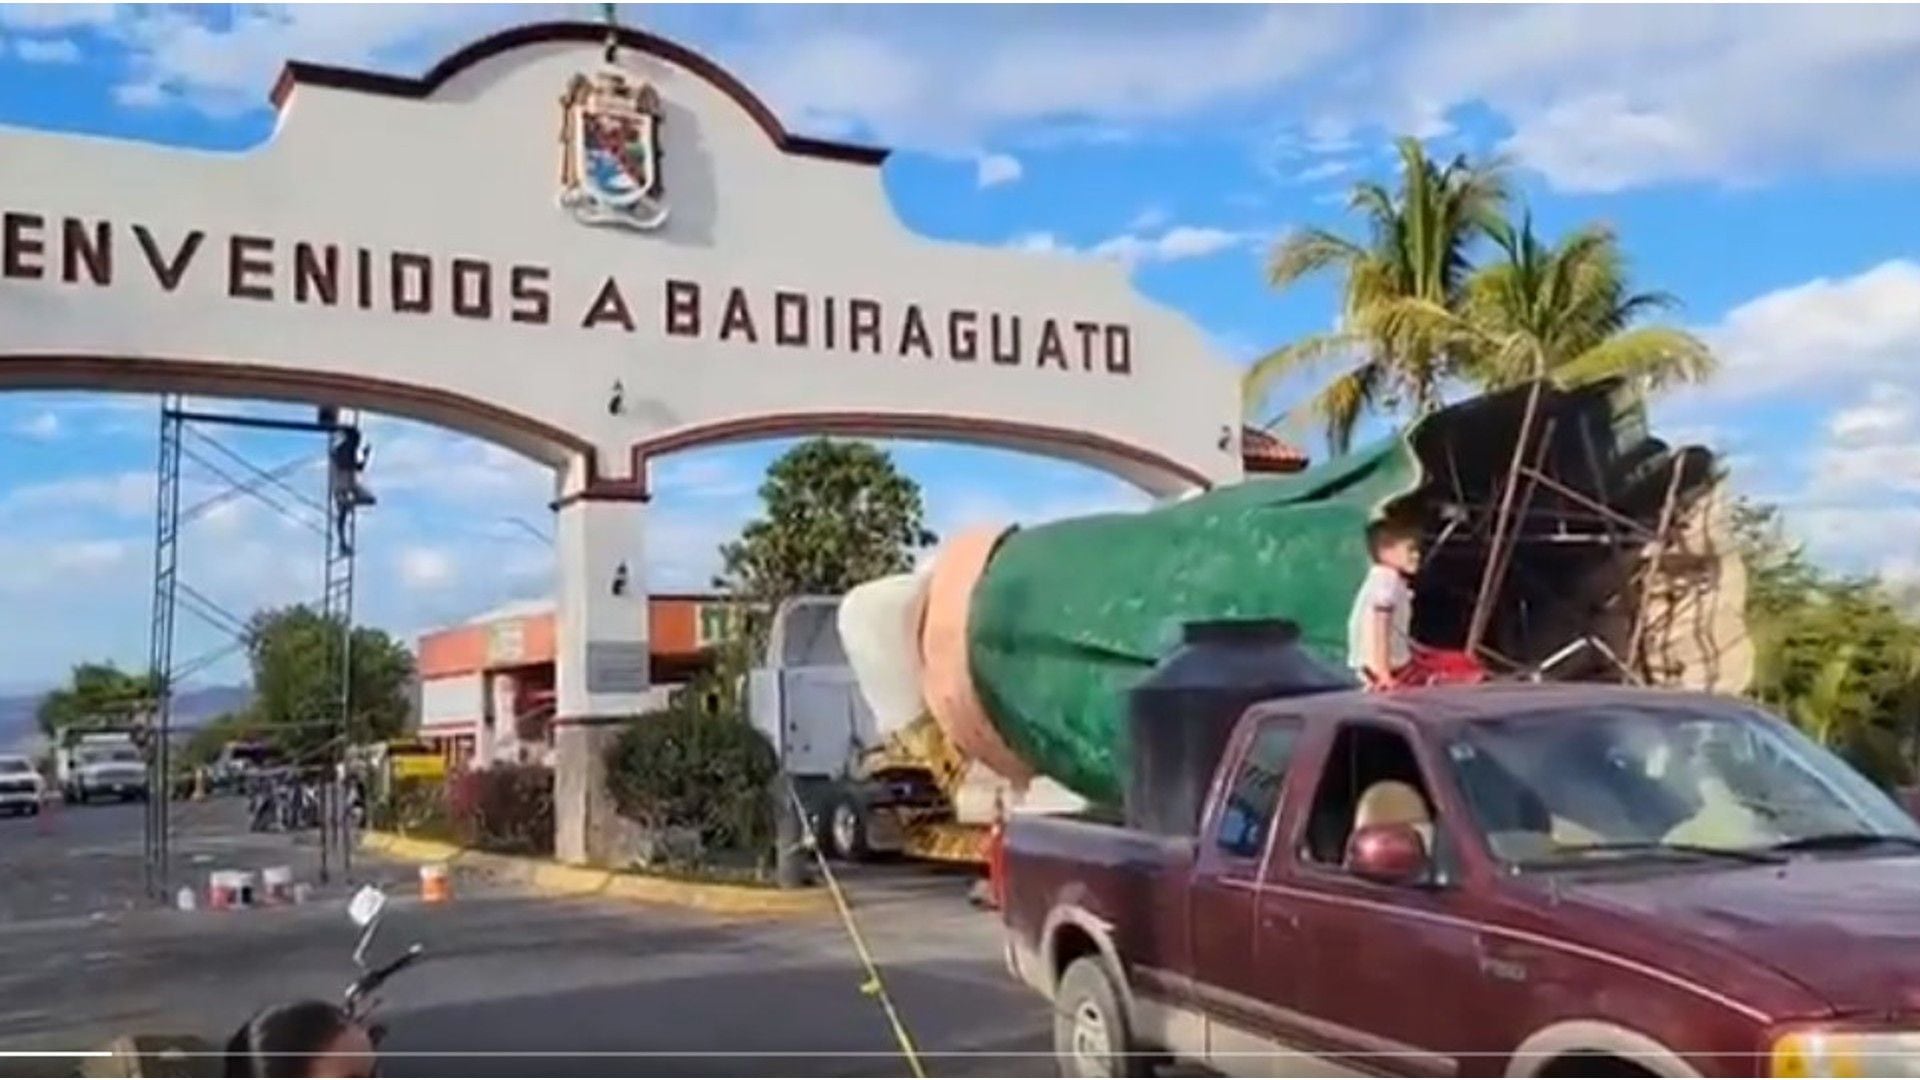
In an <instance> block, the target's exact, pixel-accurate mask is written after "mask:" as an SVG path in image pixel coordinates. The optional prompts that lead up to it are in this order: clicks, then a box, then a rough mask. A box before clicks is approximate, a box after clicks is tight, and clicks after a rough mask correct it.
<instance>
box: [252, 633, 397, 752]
mask: <svg viewBox="0 0 1920 1080" xmlns="http://www.w3.org/2000/svg"><path fill="white" fill-rule="evenodd" d="M247 625H248V636H249V646H248V654H249V658H250V660H251V661H252V667H253V690H254V703H253V714H252V715H253V719H254V721H255V722H256V724H257V725H258V727H259V730H260V731H261V732H262V733H263V734H265V735H266V736H267V737H268V738H269V739H272V740H273V741H274V742H275V743H276V744H277V745H278V746H279V747H280V748H281V749H282V751H284V752H285V753H286V754H287V755H288V756H289V757H290V758H293V759H295V760H308V759H312V758H314V757H317V756H322V752H323V751H324V750H326V749H328V748H329V744H330V741H331V740H332V739H333V737H334V736H335V734H336V731H335V729H334V727H333V724H334V723H335V722H336V720H337V713H336V710H337V708H338V705H337V700H338V697H337V695H338V692H339V688H338V687H337V686H335V685H334V675H333V668H332V666H331V665H330V664H329V663H328V660H329V657H330V656H331V655H332V654H331V650H332V648H333V647H334V643H335V642H337V641H338V640H339V633H340V624H339V623H338V622H337V621H333V620H329V619H326V618H323V617H322V616H321V615H320V613H319V612H316V611H314V610H313V609H312V608H309V607H307V606H305V605H297V606H294V607H288V608H280V609H277V610H268V611H262V612H259V613H257V614H255V615H254V617H253V618H252V619H251V620H249V621H248V624H247ZM352 650H353V654H352V685H353V707H352V712H351V715H350V716H349V717H348V724H347V731H346V732H345V736H346V740H347V742H348V743H349V744H352V743H360V742H370V741H376V740H379V739H388V738H392V737H394V736H395V735H398V734H400V732H401V731H402V730H403V729H404V728H405V726H406V720H407V714H408V712H409V697H410V695H409V684H410V682H411V680H412V677H413V657H412V656H411V655H410V654H409V653H408V652H407V650H406V648H405V647H404V646H402V645H401V644H399V643H398V642H396V641H394V640H393V639H392V638H390V637H388V636H387V634H386V632H385V631H382V630H375V629H371V628H368V627H358V628H356V629H355V630H354V631H353V643H352Z"/></svg>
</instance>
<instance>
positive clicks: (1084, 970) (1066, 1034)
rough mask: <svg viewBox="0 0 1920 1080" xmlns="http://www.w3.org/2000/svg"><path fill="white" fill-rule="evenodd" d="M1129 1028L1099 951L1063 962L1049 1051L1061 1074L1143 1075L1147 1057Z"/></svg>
mask: <svg viewBox="0 0 1920 1080" xmlns="http://www.w3.org/2000/svg"><path fill="white" fill-rule="evenodd" d="M1136 1050H1137V1048H1136V1047H1135V1046H1134V1045H1133V1032H1132V1030H1131V1029H1130V1028H1129V1026H1128V1024H1127V1014H1126V1010H1125V1008H1124V1007H1122V1005H1121V1004H1120V992H1119V990H1118V989H1117V988H1116V987H1115V986H1114V984H1113V976H1111V975H1109V974H1107V967H1106V965H1105V964H1103V963H1101V962H1100V959H1099V957H1096V956H1083V957H1081V958H1080V959H1078V960H1075V961H1074V962H1073V963H1071V964H1068V965H1067V970H1066V973H1065V974H1064V975H1062V976H1061V977H1060V987H1059V990H1058V991H1056V992H1055V994H1054V997H1053V1056H1054V1060H1055V1061H1056V1062H1057V1063H1058V1064H1059V1067H1060V1075H1061V1076H1141V1075H1144V1074H1145V1073H1146V1065H1147V1059H1146V1058H1145V1057H1142V1056H1141V1055H1140V1054H1138V1053H1137V1052H1136Z"/></svg>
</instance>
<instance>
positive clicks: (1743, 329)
mask: <svg viewBox="0 0 1920 1080" xmlns="http://www.w3.org/2000/svg"><path fill="white" fill-rule="evenodd" d="M1705 336H1706V338H1707V340H1708V342H1709V343H1710V344H1711V345H1712V346H1713V348H1714V349H1715V350H1716V351H1717V352H1718V353H1719V354H1720V358H1721V365H1722V371H1721V374H1720V376H1719V378H1717V379H1715V380H1714V381H1713V383H1712V384H1710V386H1709V387H1708V388H1707V389H1706V390H1704V391H1700V392H1699V393H1700V394H1702V395H1706V396H1710V397H1714V398H1727V399H1732V398H1743V397H1752V396H1757V395H1760V394H1766V393H1776V392H1780V391H1785V390H1789V389H1794V388H1822V387H1833V386H1836V385H1845V384H1844V383H1842V382H1837V381H1836V380H1845V379H1861V378H1880V379H1890V378H1899V377H1903V375H1904V377H1906V378H1910V379H1915V380H1916V381H1920V365H1917V364H1916V363H1915V358H1916V357H1920V263H1915V262H1912V261H1910V260H1906V259H1896V260H1892V261H1889V262H1884V263H1881V264H1880V265H1878V266H1875V267H1873V268H1872V269H1869V270H1866V271H1864V272H1862V273H1860V274H1857V275H1855V276H1853V277H1848V278H1837V279H1836V278H1818V279H1816V280H1813V281H1809V282H1806V283H1804V284H1801V285H1794V286H1790V287H1787V288H1783V289H1778V290H1776V291H1774V292H1770V293H1767V294H1766V295H1764V296H1760V297H1757V298H1755V299H1753V300H1749V301H1747V302H1746V303H1744V304H1741V305H1740V306H1738V307H1736V308H1734V309H1733V310H1732V311H1730V312H1728V313H1727V315H1726V317H1725V318H1724V319H1722V320H1721V321H1720V322H1719V324H1717V325H1715V326H1712V327H1709V328H1707V329H1706V330H1705Z"/></svg>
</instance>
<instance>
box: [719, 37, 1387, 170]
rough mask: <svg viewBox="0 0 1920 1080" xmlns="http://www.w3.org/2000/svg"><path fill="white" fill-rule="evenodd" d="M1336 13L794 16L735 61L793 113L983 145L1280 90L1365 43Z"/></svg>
mask: <svg viewBox="0 0 1920 1080" xmlns="http://www.w3.org/2000/svg"><path fill="white" fill-rule="evenodd" d="M1362 21H1363V18H1362V17H1361V16H1359V15H1356V14H1355V13H1353V12H1349V11H1344V10H1341V9H1337V8H1317V7H1291V8H1287V9H1284V10H1282V9H1252V8H1188V7H1181V8H1179V9H1172V8H1159V9H1156V8H1152V7H1126V8H1098V7H1086V8H1074V9H1060V8H1039V7H1036V8H1004V9H996V8H965V9H962V8H947V9H942V8H938V7H922V6H918V5H913V6H907V7H901V8H885V7H871V8H861V9H858V10H857V11H856V10H851V9H850V10H846V11H839V10H829V9H818V8H809V9H793V10H789V11H781V12H776V13H773V14H770V15H769V16H767V17H766V18H764V19H762V20H761V22H760V25H759V28H758V29H759V30H760V33H759V34H758V35H757V36H756V38H755V39H754V40H750V41H747V42H745V43H743V44H742V45H741V46H740V47H739V48H738V49H737V50H731V51H723V55H724V56H726V57H728V58H729V59H730V60H731V61H732V62H734V63H737V64H738V65H739V66H740V68H741V70H742V73H743V74H744V75H746V76H747V78H748V80H749V82H751V83H753V84H754V85H755V86H756V87H760V88H763V89H764V92H765V93H766V94H767V95H768V96H769V97H770V98H771V99H772V100H773V102H774V103H775V104H776V106H777V107H778V108H779V109H780V111H781V112H782V114H783V115H787V116H789V117H791V118H794V119H795V120H804V119H808V118H812V117H818V116H839V117H847V116H852V117H857V118H858V119H859V120H860V121H861V122H863V123H864V124H865V126H866V127H868V128H869V129H871V131H872V132H873V133H874V135H875V136H876V137H878V138H880V139H882V140H883V141H886V142H889V143H893V144H897V145H906V146H911V147H915V148H920V149H934V150H943V151H955V150H966V149H969V148H971V147H977V146H978V145H979V144H980V143H981V142H983V141H984V139H985V136H986V135H987V134H988V133H989V132H991V131H994V130H998V129H1001V128H1004V127H1007V126H1011V125H1020V124H1029V123H1041V122H1050V121H1058V120H1072V121H1076V122H1079V123H1081V124H1087V123H1089V122H1091V124H1092V126H1093V127H1094V128H1096V129H1097V128H1101V127H1103V126H1104V125H1105V124H1106V123H1110V122H1113V121H1123V122H1125V121H1139V120H1150V119H1159V118H1167V117H1173V116H1178V115H1181V114H1184V113H1188V112H1190V111H1192V110H1194V109H1196V108H1199V107H1202V106H1205V105H1208V104H1212V103H1215V102H1219V101H1222V100H1229V99H1235V98H1242V99H1244V98H1250V97H1253V96H1257V95H1258V94H1260V93H1261V92H1263V91H1268V90H1272V89H1275V88H1277V87H1280V86H1283V85H1285V84H1286V83H1288V82H1289V81H1290V80H1292V79H1293V78H1295V77H1297V76H1299V75H1301V74H1303V73H1305V72H1307V71H1310V70H1312V69H1314V68H1315V67H1316V66H1318V65H1319V64H1321V63H1323V62H1325V61H1327V60H1329V59H1330V58H1332V57H1333V56H1334V55H1335V54H1336V53H1338V52H1339V51H1340V50H1341V49H1343V48H1344V47H1346V46H1348V45H1350V44H1352V43H1353V41H1354V40H1355V34H1356V32H1357V30H1358V29H1359V27H1360V25H1361V23H1362Z"/></svg>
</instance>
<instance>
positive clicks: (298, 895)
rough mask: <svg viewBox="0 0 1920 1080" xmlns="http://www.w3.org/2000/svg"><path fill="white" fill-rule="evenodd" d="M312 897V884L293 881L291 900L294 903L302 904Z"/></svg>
mask: <svg viewBox="0 0 1920 1080" xmlns="http://www.w3.org/2000/svg"><path fill="white" fill-rule="evenodd" d="M312 898H313V886H311V885H308V884H307V883H306V882H304V881H297V882H294V885H293V902H294V903H296V904H304V903H306V902H307V901H308V900H310V899H312Z"/></svg>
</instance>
